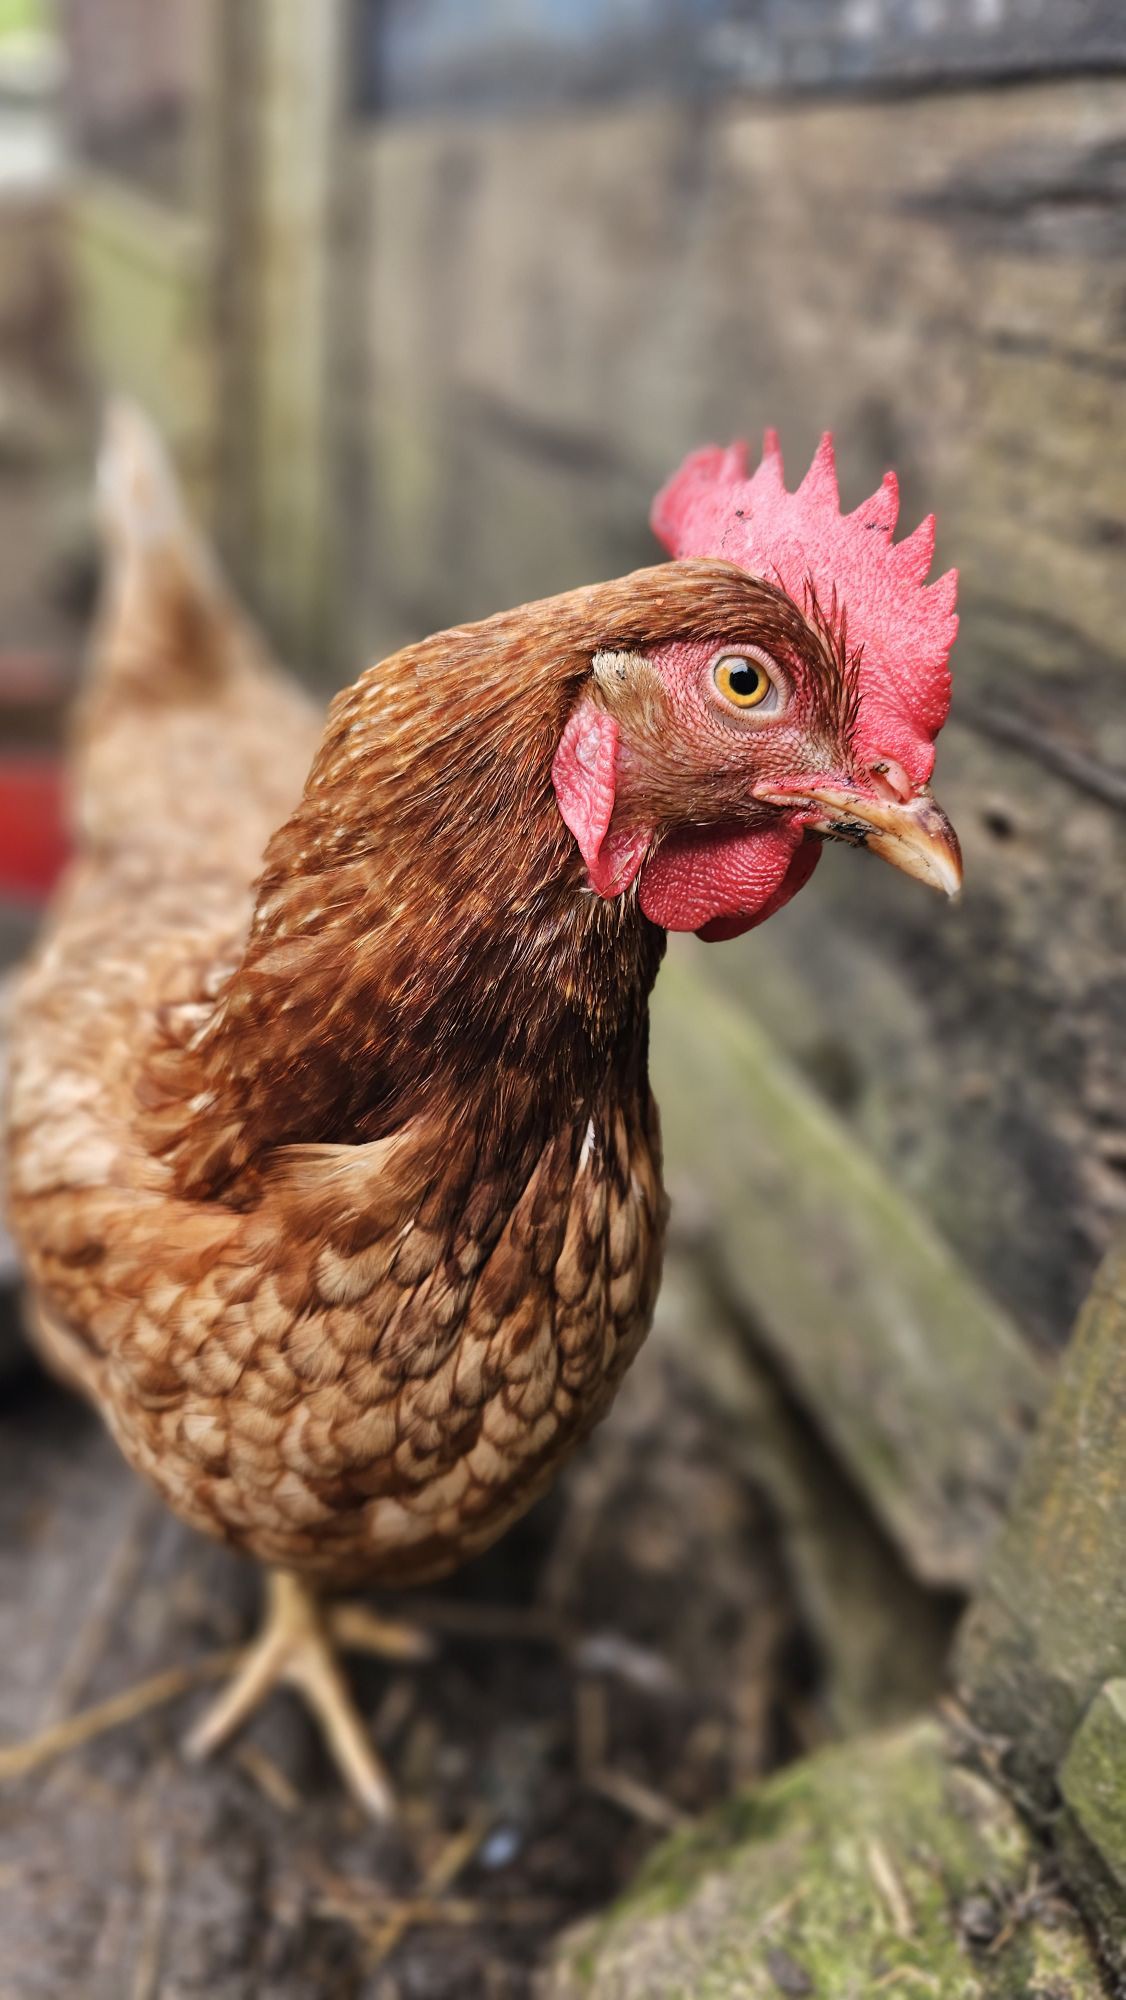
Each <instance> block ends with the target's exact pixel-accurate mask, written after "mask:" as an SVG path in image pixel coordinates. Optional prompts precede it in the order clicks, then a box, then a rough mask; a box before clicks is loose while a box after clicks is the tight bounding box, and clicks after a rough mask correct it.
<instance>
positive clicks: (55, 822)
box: [0, 754, 70, 902]
mask: <svg viewBox="0 0 1126 2000" xmlns="http://www.w3.org/2000/svg"><path fill="white" fill-rule="evenodd" d="M69 853H70V836H69V833H68V831H67V822H66V811H65V804H64V786H63V772H62V766H61V764H60V763H59V761H58V759H57V758H55V757H49V756H35V755H34V754H28V755H26V756H14V757H13V756H8V757H0V897H5V898H8V899H10V900H12V901H21V902H42V901H43V899H44V898H45V897H46V896H48V895H49V894H50V892H51V890H52V889H53V888H54V886H55V883H56V882H57V881H58V878H59V876H60V874H61V873H62V869H63V866H64V864H65V862H66V860H67V857H68V855H69Z"/></svg>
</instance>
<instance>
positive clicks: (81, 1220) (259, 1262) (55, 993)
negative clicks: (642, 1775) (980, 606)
mask: <svg viewBox="0 0 1126 2000" xmlns="http://www.w3.org/2000/svg"><path fill="white" fill-rule="evenodd" d="M747 588H748V585H747V581H746V579H745V578H741V577H740V576H739V575H738V574H737V573H736V572H735V571H733V570H731V569H729V568H728V566H727V565H725V564H708V563H682V564H670V565H665V566H662V567H660V568H658V569H654V570H652V571H646V572H641V573H639V574H638V575H637V576H635V577H628V578H625V579H622V580H621V581H620V582H617V583H614V584H607V585H603V586H598V587H596V588H592V589H590V590H584V591H578V592H575V593H572V594H571V595H569V596H567V597H564V598H560V599H556V600H552V601H551V602H549V603H547V604H544V605H539V606H533V607H525V608H524V609H523V610H521V611H518V612H513V613H509V614H505V615H504V616H503V617H501V618H498V619H494V620H490V621H488V622H487V623H486V624H484V625H482V626H477V627H467V628H462V629H460V630H457V631H454V632H451V633H446V634H443V635H440V637H438V638H436V639H433V640H428V641H426V642H425V643H424V644H423V645H420V646H417V647H414V648H411V649H408V651H407V652H405V653H403V654H400V655H398V656H396V658H395V659H393V660H391V661H387V662H383V663H381V664H380V665H379V666H377V667H374V668H372V669H371V670H370V671H369V672H368V673H367V674H366V675H364V676H363V677H362V678H361V680H360V681H359V682H358V683H357V684H356V686H355V687H354V688H352V689H349V690H347V691H346V692H345V693H344V694H343V695H341V696H340V697H338V699H337V701H336V702H335V703H334V705H333V707H332V710H331V711H330V715H329V719H328V723H327V727H326V728H325V730H324V733H323V735H322V736H320V738H319V742H318V725H317V722H316V720H315V718H314V717H313V715H312V713H311V711H310V710H309V708H308V707H307V705H306V704H305V702H304V701H303V699H302V698H301V697H300V696H299V695H298V694H297V693H296V691H295V690H293V689H292V688H291V687H290V686H289V684H288V683H286V682H285V681H284V680H283V679H282V678H281V677H280V676H278V675H277V674H276V673H275V672H274V671H273V669H272V668H271V667H270V666H269V664H268V663H267V662H266V661H264V659H263V658H262V656H261V653H260V651H259V648H258V646H257V644H256V642H255V640H254V639H253V637H252V636H251V635H250V634H249V633H248V631H247V630H246V628H245V627H244V625H243V624H242V622H241V620H240V619H239V618H238V616H237V615H236V614H235V613H234V612H233V611H232V609H231V607H230V606H229V605H228V603H227V602H226V600H225V599H224V597H223V596H222V595H221V593H219V592H218V591H217V590H216V589H215V587H214V586H213V585H212V584H210V583H208V584H207V586H206V587H204V586H203V585H202V584H201V583H200V581H199V579H198V578H195V577H193V576H191V575H190V574H187V573H185V571H184V569H183V566H182V565H181V564H179V563H178V562H177V561H176V560H173V559H171V558H170V557H169V556H168V555H167V552H165V554H164V555H162V556H161V558H160V559H159V560H157V559H156V558H152V559H149V560H148V561H147V562H146V564H145V565H144V569H143V573H142V574H141V575H139V576H134V577H133V579H132V582H131V584H130V587H129V588H128V589H126V588H125V587H124V585H122V587H121V588H119V589H118V590H117V591H116V593H115V595H114V598H113V600H112V601H111V604H110V607H109V609H108V612H107V614H106V616H105V619H104V621H103V627H102V631H101V634H100V638H99V642H98V646H97V649H96V651H97V657H96V660H95V671H94V675H93V679H92V686H91V692H90V694H89V695H88V697H87V699H86V702H85V706H84V710H83V713H82V716H81V720H80V728H79V741H78V746H77V757H76V802H77V812H78V818H79V822H80V826H81V829H82V845H81V853H80V858H79V860H78V861H77V863H76V864H75V866H74V868H73V870H72V872H71V875H70V877H69V880H68V881H67V883H66V884H65V885H64V889H63V892H62V894H61V897H60V899H59V901H58V903H57V905H56V907H55V909H54V911H53V913H52V915H51V918H50V922H49V924H48V927H47V929H46V931H45V935H44V937H43V940H42V943H41V946H40V949H39V951H38V953H37V956H36V958H35V960H34V962H33V964H32V965H31V966H30V967H29V968H28V970H27V972H26V973H25V975H24V978H23V981H22V985H21V989H20V993H19V996H18V1000H17V1005H16V1018H15V1023H14V1027H13V1035H12V1080H11V1101H10V1118H9V1122H10V1133H11V1146H10V1190H9V1193H10V1206H11V1211H12V1217H13V1222H14V1226H15V1229H16V1231H17V1234H18V1237H19V1240H20V1243H21V1245H22V1248H23V1252H24V1255H25V1259H26V1263H27V1268H28V1272H29V1276H30V1280H31V1284H32V1288H33V1293H34V1299H35V1304H36V1310H37V1322H38V1327H39V1335H40V1339H41V1342H42V1345H43V1348H44V1351H45V1353H46V1354H47V1356H48V1358H49V1359H50V1360H51V1362H52V1363H53V1365H55V1366H56V1367H57V1368H58V1369H59V1370H60V1371H61V1372H62V1373H63V1374H65V1375H66V1376H67V1377H68V1378H69V1379H71V1380H72V1381H73V1382H75V1383H76V1384H77V1385H78V1386H80V1387H81V1388H82V1389H83V1390H84V1392H85V1393H86V1394H87V1395H88V1396H89V1397H90V1398H91V1399H92V1400H93V1401H94V1402H95V1403H96V1404H97V1406H98V1407H99V1408H100V1409H101V1411H102V1412H103V1414H104V1416H105V1418H106V1421H107V1422H108V1424H109V1426H110V1428H111V1429H112V1432H113V1434H114V1436H115V1438H116V1439H117V1441H118V1443H119V1444H120V1446H121V1449H122V1450H123V1452H124V1453H125V1455H126V1456H127V1458H128V1459H129V1460H130V1461H131V1463H132V1464H133V1465H134V1466H135V1467H136V1468H137V1469H138V1470H139V1471H141V1472H142V1473H143V1474H144V1475H145V1476H146V1477H147V1478H148V1479H149V1480H151V1482H152V1483H153V1484H154V1485H155V1486H156V1487H157V1489H158V1490H159V1492H160V1493H161V1494H162V1495H163V1496H164V1498H165V1499H166V1501H167V1502H168V1504H169V1505H170V1506H172V1507H173V1508H174V1509H175V1511H176V1512H177V1513H178V1514H180V1515H181V1516H182V1517H183V1518H184V1519H185V1520H187V1521H189V1522H191V1523H192V1524H193V1525H194V1526H196V1527H197V1528H199V1529H201V1530H203V1531H204V1532H206V1533H209V1534H212V1535H215V1536H218V1537H221V1538H222V1539H224V1540H227V1541H229V1542H231V1543H234V1544H236V1545H237V1546H239V1547H241V1548H243V1549H245V1550H247V1551H249V1552H250V1553H251V1554H253V1555H254V1556H256V1557H258V1558H259V1559H260V1560H262V1561H265V1562H270V1563H279V1564H285V1565H287V1566H290V1567H292V1568H294V1569H296V1570H299V1571H302V1572H306V1573H308V1574H310V1575H313V1576H317V1577H320V1578H323V1579H325V1580H327V1581H331V1582H345V1581H371V1582H386V1583H396V1584H398V1583H411V1582H417V1581H420V1580H425V1579H427V1578H431V1577H435V1576H438V1575H440V1574H442V1573H443V1572H445V1571H447V1570H448V1569H450V1568H451V1567H453V1566H454V1565H456V1564H457V1563H459V1562H460V1561H462V1560H463V1559H465V1558H466V1557H467V1556H469V1555H471V1554H473V1553H474V1552H476V1551H477V1550H479V1549H481V1548H483V1547H484V1546H486V1545H487V1544H488V1543H489V1542H490V1541H492V1540H493V1539H494V1538H495V1537H496V1536H497V1535H498V1534H499V1533H501V1532H502V1531H503V1529H504V1528H505V1527H506V1526H507V1525H508V1524H509V1523H510V1522H511V1521H512V1520H513V1519H514V1518H515V1517H516V1516H517V1515H519V1514H520V1513H521V1512H523V1511H524V1509H525V1508H526V1507H527V1506H528V1505H529V1504H530V1503H531V1502H532V1501H533V1500H534V1499H535V1498H536V1497H537V1496H538V1495H539V1494H540V1493H541V1492H542V1491H543V1490H544V1487H545V1486H546V1485H547V1483H548V1482H549V1480H550V1478H551V1476H552V1474H553V1473H554V1471H555V1470H556V1469H557V1468H558V1465H559V1464H560V1462H561V1460H562V1459H563V1458H564V1456H565V1455H566V1454H567V1453H568V1452H569V1451H570V1450H572V1449H573V1447H574V1446H575V1445H576V1444H577V1443H578V1442H579V1441H580V1440H581V1438H582V1437H583V1436H584V1435H585V1434H586V1433H587V1432H588V1431H589V1429H590V1428H591V1426H592V1425H593V1424H594V1422H595V1421H596V1420H597V1419H598V1418H599V1417H600V1416H601V1414H602V1413H603V1412H604V1411H605V1409H606V1407H607V1406H608V1403H609V1401H610V1399H611V1397H612V1395H613V1392H614V1389H615V1387H616V1386H617V1384H618V1382H619V1381H620V1379H621V1376H622V1374H623V1372H624V1370H625V1368H626V1367H627V1366H628V1364H629V1362H630V1360H631V1358H632V1357H633V1355H634V1354H635V1352H636V1350H637V1348H638V1346H639V1344H640V1342H641V1340H642V1339H643V1337H644V1334H645V1331H646V1329H647V1326H648V1323H649V1319H650V1316H651V1312H652V1307H653V1303H654V1297H655V1292H656V1287H657V1282H658V1276H659V1265H660V1245H661V1236H662V1229H663V1221H664V1211H665V1203H664V1196H663V1193H662V1189H661V1182H660V1166H659V1141H658V1133H657V1124H656V1115H655V1111H654V1108H653V1105H652V1101H651V1098H650V1094H649V1089H648V1083H647V1076H646V1037H647V1025H646V1022H647V998H648V992H649V989H650V986H651V984H652V980H653V978H654V977H655V974H656V970H657V966H658V962H659V958H660V953H661V950H662V949H663V936H662V934H661V933H660V932H659V931H658V930H657V929H656V928H655V927H654V926H652V925H651V924H649V923H648V922H647V921H646V919H645V918H644V917H643V916H642V914H641V912H640V910H639V908H638V905H637V901H636V897H635V896H634V895H632V894H630V895H627V896H623V897H621V898H618V899H617V900H616V901H612V902H611V901H605V900H603V899H602V898H599V897H597V896H594V895H592V894H591V893H590V891H589V889H588V887H587V885H586V882H585V875H584V871H583V867H582V862H581V857H580V856H579V855H578V854H577V851H576V850H575V848H574V844H573V842H572V841H571V838H570V835H569V834H568V833H567V830H566V828H565V827H564V826H563V823H562V821H561V819H560V817H559V814H558V811H557V809H556V806H555V801H554V797H553V794H552V790H551V778H550V771H551V759H552V754H553V751H554V748H555V745H556V744H557V742H558V739H559V735H560V732H561V730H562V727H563V725H564V722H565V719H566V716H567V714H568V712H569V710H570V708H571V706H572V705H573V703H574V700H575V699H576V693H577V690H578V689H579V688H580V687H581V686H582V685H583V684H584V682H585V681H586V679H587V677H588V676H589V673H590V665H591V659H592V656H593V655H594V654H595V653H596V652H598V651H599V650H602V649H606V648H611V649H613V648H622V649H626V650H628V649H631V648H632V649H635V650H636V649H638V648H644V647H646V646H648V645H650V644H654V643H659V642H660V641H661V640H662V639H665V638H668V637H670V636H671V635H673V634H682V633H685V632H688V633H692V632H699V633H701V634H705V633H706V634H711V633H715V632H719V633H723V632H725V631H733V632H734V631H738V630H739V629H740V625H741V623H742V622H745V617H746V604H745V601H744V597H745V593H746V590H747ZM310 761H311V768H310ZM263 856H264V859H263V858H262V857H263Z"/></svg>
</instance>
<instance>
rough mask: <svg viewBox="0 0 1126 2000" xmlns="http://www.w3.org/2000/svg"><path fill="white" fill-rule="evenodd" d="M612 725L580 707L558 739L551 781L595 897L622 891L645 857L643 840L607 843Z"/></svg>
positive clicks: (614, 758)
mask: <svg viewBox="0 0 1126 2000" xmlns="http://www.w3.org/2000/svg"><path fill="white" fill-rule="evenodd" d="M617 765H618V725H617V723H616V722H615V721H614V718H613V716H612V715H607V713H606V711H605V709H602V708H599V707H598V706H597V704H596V703H595V702H593V701H590V700H589V699H585V700H583V701H580V703H579V704H578V707H577V708H576V709H575V710H574V713H573V714H572V715H571V717H570V718H569V720H568V722H567V726H566V728H565V729H564V731H563V734H562V736H561V737H560V739H559V748H558V749H557V751H556V752H555V757H554V760H553V762H552V766H551V781H552V784H553V785H554V787H555V797H556V801H557V803H558V806H559V811H560V813H561V815H562V817H563V820H564V823H565V824H566V825H567V826H568V827H569V828H570V830H571V832H572V833H573V834H574V836H575V839H576V840H577V841H578V844H579V852H580V853H581V855H582V857H583V860H584V861H585V862H586V865H587V872H588V874H589V876H590V880H591V885H592V887H593V888H595V889H596V890H597V891H598V894H599V895H600V896H619V895H621V893H622V891H623V890H624V889H628V887H629V885H630V883H631V882H632V881H633V878H634V876H635V875H636V874H637V871H638V869H639V868H640V866H641V863H642V861H643V859H644V856H645V849H646V846H647V841H646V839H645V837H644V835H639V834H635V835H627V836H625V837H624V838H622V839H620V840H613V839H611V840H608V839H607V835H608V834H609V832H610V821H611V820H612V819H613V817H614V798H615V792H616V786H617Z"/></svg>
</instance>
